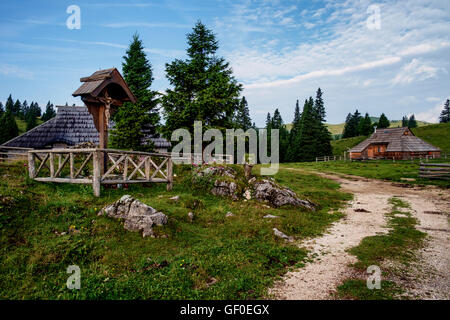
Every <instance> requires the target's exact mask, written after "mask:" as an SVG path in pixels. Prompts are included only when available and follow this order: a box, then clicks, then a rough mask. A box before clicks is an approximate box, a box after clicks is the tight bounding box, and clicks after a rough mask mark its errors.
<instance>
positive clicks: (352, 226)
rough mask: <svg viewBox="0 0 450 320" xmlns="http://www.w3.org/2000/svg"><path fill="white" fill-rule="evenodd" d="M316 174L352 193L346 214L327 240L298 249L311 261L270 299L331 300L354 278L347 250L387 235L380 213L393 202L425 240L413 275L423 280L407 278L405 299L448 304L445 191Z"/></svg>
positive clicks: (449, 242)
mask: <svg viewBox="0 0 450 320" xmlns="http://www.w3.org/2000/svg"><path fill="white" fill-rule="evenodd" d="M287 170H293V171H302V172H305V170H302V169H294V168H288V169H287ZM315 174H317V175H319V176H322V177H324V178H328V179H332V180H335V181H337V182H339V183H340V185H341V190H342V191H344V192H349V193H352V194H353V195H354V199H353V200H352V201H351V202H350V203H349V205H348V206H347V207H346V208H345V210H344V213H345V217H344V218H343V219H341V220H339V221H338V222H336V223H335V224H333V225H332V226H331V227H330V228H329V230H328V232H327V233H326V234H324V235H322V236H320V237H318V238H314V239H309V240H307V241H305V242H303V243H302V244H301V245H300V246H301V247H304V248H306V249H308V251H309V252H310V257H311V258H312V259H313V261H312V262H310V263H307V264H306V265H305V266H304V267H303V268H301V269H298V270H295V271H290V272H288V273H287V274H286V275H285V277H284V278H283V280H282V281H279V282H277V283H276V284H275V285H274V287H273V288H272V289H271V290H270V291H269V293H270V294H271V295H273V296H274V297H275V298H276V299H288V300H319V299H320V300H323V299H330V298H331V297H332V293H333V292H335V289H336V287H337V286H338V285H339V284H340V283H341V282H342V281H343V280H344V279H346V278H348V277H351V276H352V274H353V272H354V271H353V269H352V268H351V267H349V265H350V264H352V263H355V262H356V261H357V259H356V257H355V256H353V255H351V254H349V253H347V252H346V250H347V249H349V248H352V247H354V246H356V245H358V244H359V243H360V242H361V240H362V239H364V238H365V237H369V236H373V235H376V234H380V233H385V232H387V229H386V219H385V213H387V212H389V211H390V210H391V206H390V204H389V203H388V200H389V199H390V198H391V197H393V196H396V197H399V198H401V199H402V200H404V201H407V202H408V203H409V204H410V205H411V208H412V210H411V211H412V212H411V213H412V215H413V216H415V217H416V218H417V219H418V221H419V223H420V226H419V227H418V228H419V230H422V231H424V232H426V233H428V234H429V236H430V237H429V241H428V242H427V245H426V247H425V248H424V249H423V250H421V252H420V257H421V258H420V261H419V263H418V265H417V266H415V267H414V270H416V272H421V274H420V277H419V278H420V279H422V280H421V281H420V282H419V281H417V280H416V279H417V274H414V272H412V273H411V278H415V279H414V281H412V280H413V279H409V280H411V281H408V283H407V284H406V287H407V291H408V294H409V295H410V296H414V297H416V298H420V299H427V298H430V299H449V292H450V272H449V271H450V270H449V266H450V264H449V262H450V259H449V258H450V239H449V235H450V234H449V226H448V216H449V213H450V191H448V190H443V189H439V188H436V187H433V186H427V187H414V188H406V187H405V186H404V185H402V184H395V183H392V182H387V181H381V180H374V179H367V178H363V177H357V176H349V175H335V174H328V173H321V172H315ZM358 209H359V210H358ZM355 210H356V211H355ZM419 270H420V271H419Z"/></svg>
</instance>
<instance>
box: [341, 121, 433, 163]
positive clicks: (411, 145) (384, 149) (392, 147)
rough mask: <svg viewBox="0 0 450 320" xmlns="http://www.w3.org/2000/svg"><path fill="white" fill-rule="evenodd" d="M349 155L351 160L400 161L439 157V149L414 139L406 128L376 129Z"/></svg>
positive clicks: (350, 151)
mask: <svg viewBox="0 0 450 320" xmlns="http://www.w3.org/2000/svg"><path fill="white" fill-rule="evenodd" d="M349 153H350V158H351V159H398V160H401V159H411V158H425V157H426V156H429V157H434V158H439V157H440V156H441V150H440V149H439V148H436V147H435V146H432V145H431V144H429V143H427V142H425V141H423V140H422V139H420V138H418V137H416V136H415V135H414V134H413V133H412V131H411V130H410V129H409V128H407V127H403V128H387V129H378V130H376V131H375V132H374V133H373V134H372V135H371V136H370V137H369V138H367V139H366V140H364V141H363V142H361V143H360V144H358V145H356V146H355V147H353V148H351V149H350V150H349Z"/></svg>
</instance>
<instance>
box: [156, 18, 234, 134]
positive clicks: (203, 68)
mask: <svg viewBox="0 0 450 320" xmlns="http://www.w3.org/2000/svg"><path fill="white" fill-rule="evenodd" d="M187 42H188V48H187V56H188V58H187V59H186V60H180V59H176V60H175V61H173V62H171V63H169V64H166V76H167V79H168V80H169V83H170V84H171V85H172V86H173V88H172V89H167V90H166V95H165V96H164V97H163V98H162V106H163V109H164V117H165V119H166V124H165V126H164V134H165V135H166V136H167V137H170V136H171V133H172V131H174V130H175V129H178V128H186V129H188V130H189V131H191V132H192V131H193V125H194V121H201V122H202V125H203V128H204V130H206V129H209V128H231V127H233V115H234V114H235V112H236V109H237V108H238V107H239V95H240V92H241V90H242V86H241V85H240V84H238V83H237V81H236V79H235V78H234V76H233V74H232V69H231V68H230V65H229V63H228V62H226V61H225V59H224V58H222V57H218V56H216V52H217V50H218V48H219V45H218V42H217V40H216V36H215V34H214V33H213V32H212V31H211V30H210V29H208V28H207V27H206V26H205V25H204V24H203V23H201V22H200V21H198V22H197V23H196V24H195V26H194V28H193V30H192V32H191V33H189V34H188V35H187Z"/></svg>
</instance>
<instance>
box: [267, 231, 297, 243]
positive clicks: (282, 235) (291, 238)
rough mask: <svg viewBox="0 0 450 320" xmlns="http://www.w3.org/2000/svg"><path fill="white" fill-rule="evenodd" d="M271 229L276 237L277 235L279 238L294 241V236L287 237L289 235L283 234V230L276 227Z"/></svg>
mask: <svg viewBox="0 0 450 320" xmlns="http://www.w3.org/2000/svg"><path fill="white" fill-rule="evenodd" d="M272 230H273V233H274V234H275V235H276V236H277V237H279V238H281V239H284V240H287V241H289V242H292V241H294V238H293V237H289V236H287V235H285V234H284V233H283V232H281V231H280V230H278V229H277V228H273V229H272Z"/></svg>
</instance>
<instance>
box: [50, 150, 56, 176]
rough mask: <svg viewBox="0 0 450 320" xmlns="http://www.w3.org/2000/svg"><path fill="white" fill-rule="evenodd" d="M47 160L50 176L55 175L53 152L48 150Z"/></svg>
mask: <svg viewBox="0 0 450 320" xmlns="http://www.w3.org/2000/svg"><path fill="white" fill-rule="evenodd" d="M48 158H49V161H50V177H51V178H53V177H54V175H55V163H54V154H53V152H49V157H48Z"/></svg>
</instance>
